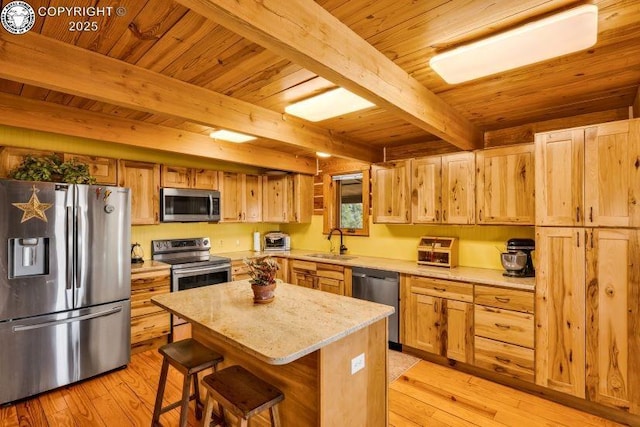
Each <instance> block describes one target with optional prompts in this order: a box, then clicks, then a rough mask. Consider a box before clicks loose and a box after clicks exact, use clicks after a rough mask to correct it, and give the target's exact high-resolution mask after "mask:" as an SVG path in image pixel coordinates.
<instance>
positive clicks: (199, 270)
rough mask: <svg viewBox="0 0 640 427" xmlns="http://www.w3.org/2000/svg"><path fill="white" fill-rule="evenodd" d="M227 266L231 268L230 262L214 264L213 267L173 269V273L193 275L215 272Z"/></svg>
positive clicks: (176, 274) (225, 268)
mask: <svg viewBox="0 0 640 427" xmlns="http://www.w3.org/2000/svg"><path fill="white" fill-rule="evenodd" d="M229 268H231V264H222V265H216V266H215V267H200V268H183V269H180V270H174V272H173V274H174V275H175V276H193V275H194V274H197V273H216V272H218V271H224V270H227V269H229Z"/></svg>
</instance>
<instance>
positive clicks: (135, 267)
mask: <svg viewBox="0 0 640 427" xmlns="http://www.w3.org/2000/svg"><path fill="white" fill-rule="evenodd" d="M169 268H171V265H169V264H167V263H164V262H160V261H152V260H146V261H145V262H141V263H136V264H131V274H135V273H147V272H149V271H159V270H167V269H169Z"/></svg>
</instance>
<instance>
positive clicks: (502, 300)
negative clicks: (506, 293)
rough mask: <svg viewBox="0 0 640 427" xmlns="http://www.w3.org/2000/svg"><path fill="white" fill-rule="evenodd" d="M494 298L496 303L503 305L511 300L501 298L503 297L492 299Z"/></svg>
mask: <svg viewBox="0 0 640 427" xmlns="http://www.w3.org/2000/svg"><path fill="white" fill-rule="evenodd" d="M494 298H495V299H496V301H498V302H503V303H505V304H506V303H508V302H509V301H511V298H503V297H494Z"/></svg>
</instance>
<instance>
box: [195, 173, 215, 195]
mask: <svg viewBox="0 0 640 427" xmlns="http://www.w3.org/2000/svg"><path fill="white" fill-rule="evenodd" d="M219 175H220V172H218V171H212V170H209V169H196V170H194V172H193V188H197V189H200V190H219V189H220V185H219Z"/></svg>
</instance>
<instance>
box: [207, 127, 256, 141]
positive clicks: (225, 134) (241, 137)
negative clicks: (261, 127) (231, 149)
mask: <svg viewBox="0 0 640 427" xmlns="http://www.w3.org/2000/svg"><path fill="white" fill-rule="evenodd" d="M209 136H210V137H211V138H214V139H220V140H222V141H229V142H236V143H241V142H247V141H253V140H254V139H256V137H255V136H251V135H245V134H244V133H239V132H232V131H230V130H224V129H220V130H217V131H215V132H211V133H210V134H209Z"/></svg>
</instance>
